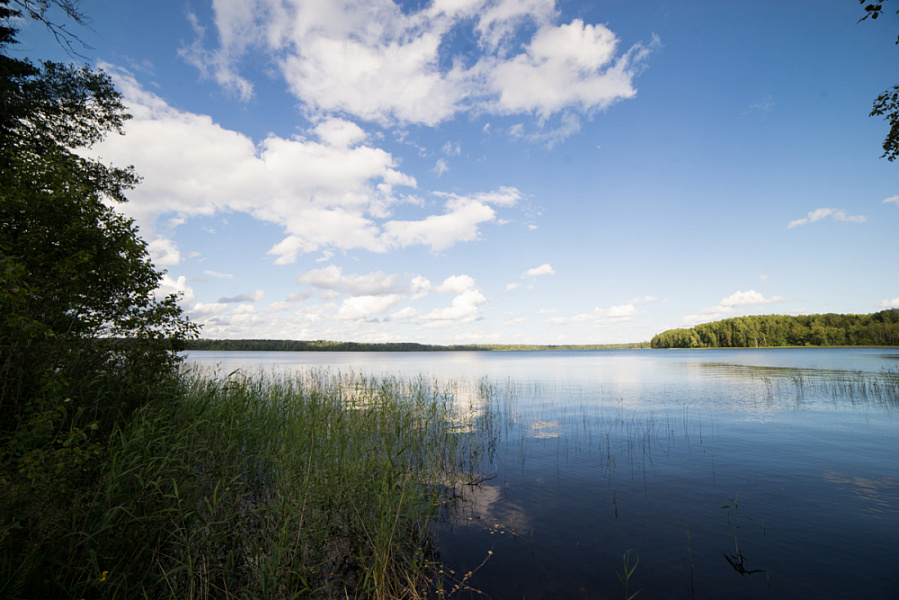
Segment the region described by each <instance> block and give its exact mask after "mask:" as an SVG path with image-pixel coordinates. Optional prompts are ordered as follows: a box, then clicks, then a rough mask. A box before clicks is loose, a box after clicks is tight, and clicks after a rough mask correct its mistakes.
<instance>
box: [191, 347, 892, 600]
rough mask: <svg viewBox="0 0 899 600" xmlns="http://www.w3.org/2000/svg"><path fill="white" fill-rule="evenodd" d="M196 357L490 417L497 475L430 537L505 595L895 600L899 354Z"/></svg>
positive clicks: (473, 580)
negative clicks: (404, 395) (392, 379)
mask: <svg viewBox="0 0 899 600" xmlns="http://www.w3.org/2000/svg"><path fill="white" fill-rule="evenodd" d="M187 358H188V363H189V364H195V365H198V366H200V367H202V368H205V369H210V370H213V371H215V372H217V373H218V374H219V375H221V376H225V375H227V374H228V373H231V372H232V371H234V370H237V369H240V370H242V371H244V372H248V373H250V374H252V373H254V372H259V371H260V370H263V371H265V370H271V369H276V370H281V371H291V370H303V369H305V370H309V369H324V370H330V371H332V372H344V373H346V372H354V373H358V374H364V375H375V376H401V377H404V378H417V377H419V376H421V377H425V378H427V379H429V380H433V381H435V382H437V384H438V385H441V386H447V389H448V391H449V393H450V394H451V395H452V397H453V401H454V403H455V404H456V409H457V410H458V411H460V412H461V413H467V414H485V415H489V417H490V419H491V422H492V423H494V424H495V428H494V429H495V430H494V431H493V435H494V438H493V441H492V443H491V453H490V454H489V456H487V457H485V458H484V460H483V462H482V466H481V472H482V475H483V476H484V477H485V478H486V479H485V480H484V481H483V482H482V483H480V484H479V485H477V486H474V487H467V486H466V487H464V488H463V489H462V492H463V496H462V498H461V499H460V500H458V501H457V502H456V503H454V504H453V505H452V506H450V507H448V509H447V512H446V515H445V517H444V518H443V519H442V521H441V522H440V523H439V524H437V525H435V528H436V529H437V533H438V547H437V551H438V553H439V556H440V558H441V560H442V561H443V562H444V563H445V564H446V565H447V566H448V568H450V569H452V570H453V571H454V577H455V578H456V579H457V580H459V581H464V582H465V583H466V584H467V585H469V586H471V587H473V588H476V589H478V590H481V591H483V592H484V593H485V594H488V595H489V597H491V598H496V599H513V598H514V599H520V598H628V597H629V596H631V595H632V594H634V593H635V592H639V596H638V598H760V597H766V598H858V597H866V598H892V599H895V598H899V560H897V558H899V552H897V549H896V547H897V542H899V456H897V451H899V381H897V378H899V350H897V349H880V348H850V349H829V348H828V349H818V348H809V349H770V350H769V349H761V350H759V349H753V350H738V349H732V350H731V349H729V350H599V351H552V352H422V353H388V352H384V353H381V352H366V353H330V352H328V353H325V352H323V353H314V352H296V353H291V352H283V353H282V352H273V353H268V352H189V353H187ZM469 572H473V573H472V575H471V576H470V577H467V578H466V574H467V573H469ZM470 595H472V596H474V594H473V593H472V594H470ZM463 597H465V594H463Z"/></svg>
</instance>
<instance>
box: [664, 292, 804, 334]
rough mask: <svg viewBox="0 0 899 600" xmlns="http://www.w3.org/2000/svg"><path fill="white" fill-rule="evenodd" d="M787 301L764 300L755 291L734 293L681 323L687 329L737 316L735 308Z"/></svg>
mask: <svg viewBox="0 0 899 600" xmlns="http://www.w3.org/2000/svg"><path fill="white" fill-rule="evenodd" d="M787 300H789V298H784V297H783V296H772V297H770V298H765V296H764V295H762V294H760V293H759V292H757V291H755V290H748V291H745V292H734V293H733V294H731V295H730V296H728V297H727V298H722V300H721V302H719V303H718V305H717V306H712V307H710V308H704V309H702V310H701V311H699V313H697V314H693V315H687V316H685V317H684V318H683V319H682V320H681V323H682V324H683V325H685V326H687V327H692V326H693V325H698V324H699V323H708V322H710V321H719V320H721V319H726V318H729V317H733V316H735V315H736V314H737V310H736V308H737V307H741V306H762V305H766V304H774V303H776V302H786V301H787Z"/></svg>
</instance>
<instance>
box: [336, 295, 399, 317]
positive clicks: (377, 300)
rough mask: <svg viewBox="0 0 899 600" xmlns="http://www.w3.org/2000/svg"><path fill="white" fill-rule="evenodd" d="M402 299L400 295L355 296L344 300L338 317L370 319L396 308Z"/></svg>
mask: <svg viewBox="0 0 899 600" xmlns="http://www.w3.org/2000/svg"><path fill="white" fill-rule="evenodd" d="M401 300H402V298H401V297H400V296H398V295H387V296H354V297H352V298H347V299H346V300H344V301H343V305H342V306H341V307H340V310H339V311H338V312H337V318H338V319H341V320H343V321H349V320H359V319H368V318H371V317H373V316H375V315H379V314H381V313H384V312H387V311H388V310H390V309H392V308H394V307H395V306H396V305H397V304H399V302H400V301H401Z"/></svg>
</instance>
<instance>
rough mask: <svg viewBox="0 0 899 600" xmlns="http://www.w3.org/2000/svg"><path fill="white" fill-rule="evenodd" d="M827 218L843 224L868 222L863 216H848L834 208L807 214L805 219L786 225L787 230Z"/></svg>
mask: <svg viewBox="0 0 899 600" xmlns="http://www.w3.org/2000/svg"><path fill="white" fill-rule="evenodd" d="M827 217H833V219H834V220H835V221H843V222H845V223H864V222H865V221H867V220H868V217H866V216H864V215H855V216H849V215H847V214H846V213H845V212H844V211H842V210H837V209H835V208H818V209H815V210H813V211H811V212H810V213H808V216H807V217H804V218H802V219H796V220H795V221H790V224H789V225H787V229H792V228H794V227H798V226H800V225H806V224H808V223H814V222H815V221H820V220H821V219H824V218H827Z"/></svg>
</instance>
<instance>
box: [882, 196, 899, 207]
mask: <svg viewBox="0 0 899 600" xmlns="http://www.w3.org/2000/svg"><path fill="white" fill-rule="evenodd" d="M890 202H892V203H893V204H896V205H899V196H890V197H889V198H884V199H883V203H884V204H889V203H890Z"/></svg>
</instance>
